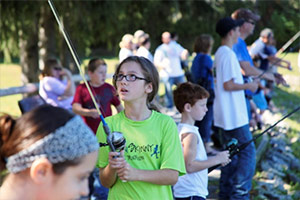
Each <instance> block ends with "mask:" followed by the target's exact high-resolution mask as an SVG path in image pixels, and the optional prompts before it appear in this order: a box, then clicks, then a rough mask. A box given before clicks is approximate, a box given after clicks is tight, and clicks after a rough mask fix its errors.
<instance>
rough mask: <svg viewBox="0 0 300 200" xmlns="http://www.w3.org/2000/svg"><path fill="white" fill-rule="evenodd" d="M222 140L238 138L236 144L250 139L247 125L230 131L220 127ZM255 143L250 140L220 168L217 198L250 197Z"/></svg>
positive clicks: (227, 140) (253, 171)
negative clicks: (249, 142)
mask: <svg viewBox="0 0 300 200" xmlns="http://www.w3.org/2000/svg"><path fill="white" fill-rule="evenodd" d="M222 137H223V141H224V142H229V141H230V140H231V139H232V138H235V139H237V140H238V145H241V144H244V143H246V142H248V141H250V140H251V139H252V134H251V132H250V130H249V125H248V124H247V125H245V126H242V127H240V128H236V129H233V130H230V131H225V130H223V129H222ZM255 162H256V160H255V145H254V143H253V142H252V143H251V144H249V145H248V146H247V147H246V148H245V149H243V150H241V151H240V152H239V153H238V154H236V155H235V156H233V157H232V158H231V162H230V163H229V164H228V165H226V166H225V167H222V168H221V178H220V185H219V186H220V193H219V199H250V195H249V191H250V190H251V187H252V185H251V182H252V177H253V175H254V173H255V164H256V163H255Z"/></svg>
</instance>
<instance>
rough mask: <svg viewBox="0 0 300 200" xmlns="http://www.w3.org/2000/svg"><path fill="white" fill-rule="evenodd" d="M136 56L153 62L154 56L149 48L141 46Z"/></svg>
mask: <svg viewBox="0 0 300 200" xmlns="http://www.w3.org/2000/svg"><path fill="white" fill-rule="evenodd" d="M136 55H137V56H141V57H144V58H147V59H148V60H150V61H151V62H153V56H152V55H151V53H150V51H149V50H148V49H147V48H145V47H143V46H141V47H140V48H139V49H138V50H137V52H136Z"/></svg>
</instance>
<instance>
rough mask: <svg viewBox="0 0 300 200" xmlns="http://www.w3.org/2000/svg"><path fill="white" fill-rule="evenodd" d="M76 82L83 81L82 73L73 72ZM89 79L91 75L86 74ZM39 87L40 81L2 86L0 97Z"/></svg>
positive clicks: (27, 91)
mask: <svg viewBox="0 0 300 200" xmlns="http://www.w3.org/2000/svg"><path fill="white" fill-rule="evenodd" d="M111 77H112V74H107V78H111ZM72 78H73V80H74V82H75V83H77V82H80V81H82V77H81V76H80V74H73V76H72ZM85 78H86V79H87V80H88V79H89V77H88V76H87V75H85ZM38 89H39V83H29V84H26V85H24V86H19V87H10V88H0V97H4V96H9V95H14V94H29V93H34V92H37V91H38Z"/></svg>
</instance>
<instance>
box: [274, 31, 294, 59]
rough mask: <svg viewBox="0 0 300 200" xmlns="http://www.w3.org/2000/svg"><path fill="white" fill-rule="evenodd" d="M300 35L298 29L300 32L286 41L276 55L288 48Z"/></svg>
mask: <svg viewBox="0 0 300 200" xmlns="http://www.w3.org/2000/svg"><path fill="white" fill-rule="evenodd" d="M299 36H300V31H298V33H296V34H295V35H294V36H293V37H292V38H291V39H289V41H287V43H285V44H284V45H283V46H282V47H281V48H280V49H279V50H278V52H277V53H276V55H279V54H281V53H282V52H283V51H284V50H285V49H286V48H288V46H290V45H291V44H292V43H293V42H294V41H295V40H296V39H297V38H298V37H299Z"/></svg>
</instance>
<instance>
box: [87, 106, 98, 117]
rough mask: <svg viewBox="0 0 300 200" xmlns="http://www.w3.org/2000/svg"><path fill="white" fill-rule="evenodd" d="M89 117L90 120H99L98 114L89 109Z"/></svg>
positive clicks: (94, 110)
mask: <svg viewBox="0 0 300 200" xmlns="http://www.w3.org/2000/svg"><path fill="white" fill-rule="evenodd" d="M89 117H92V118H94V119H97V118H99V117H100V116H99V114H98V111H97V110H96V109H95V108H93V109H90V110H89Z"/></svg>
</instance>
